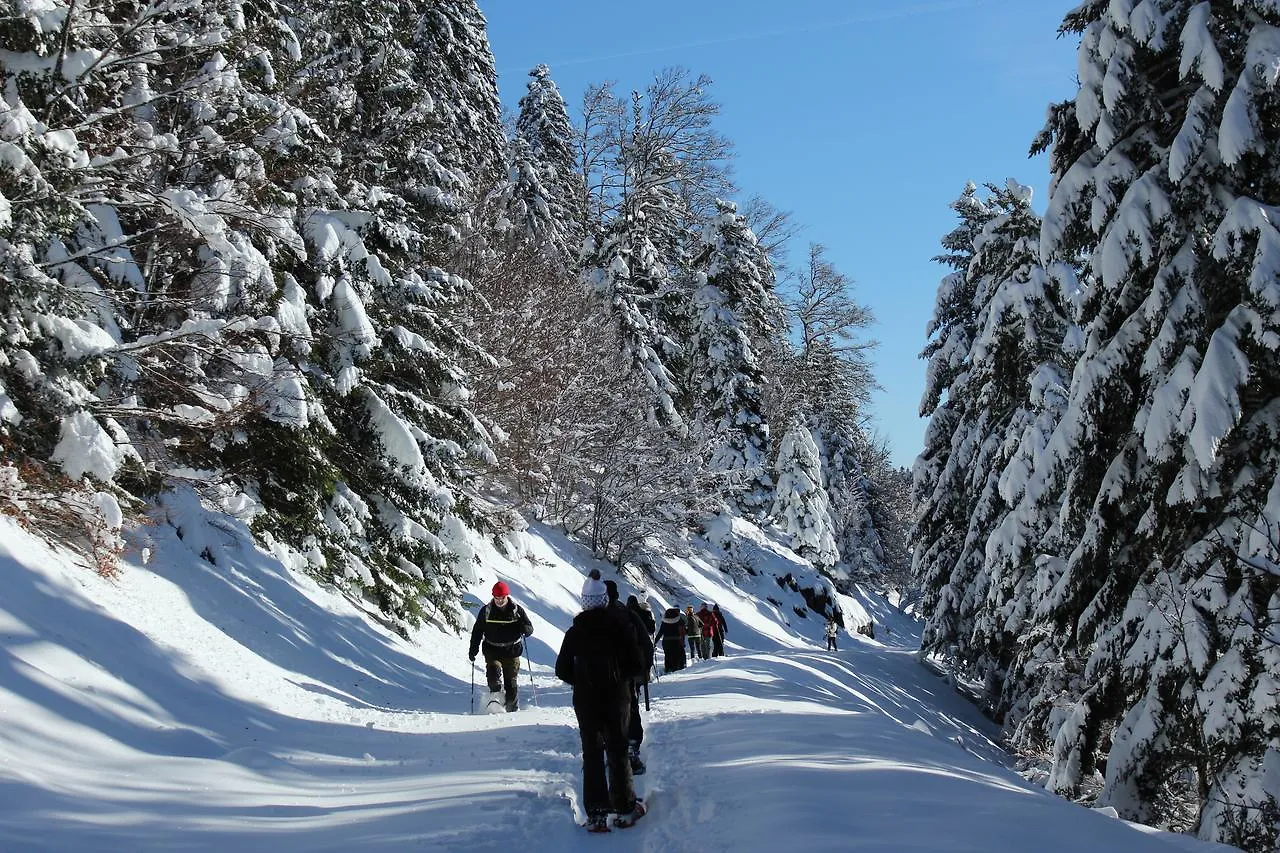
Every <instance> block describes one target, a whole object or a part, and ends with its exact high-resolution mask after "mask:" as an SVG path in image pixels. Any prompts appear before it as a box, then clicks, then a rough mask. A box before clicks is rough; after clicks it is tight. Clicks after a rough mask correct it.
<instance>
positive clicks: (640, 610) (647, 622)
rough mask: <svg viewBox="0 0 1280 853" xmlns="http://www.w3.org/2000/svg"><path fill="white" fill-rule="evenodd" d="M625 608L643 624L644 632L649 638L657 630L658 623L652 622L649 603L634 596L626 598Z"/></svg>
mask: <svg viewBox="0 0 1280 853" xmlns="http://www.w3.org/2000/svg"><path fill="white" fill-rule="evenodd" d="M627 607H629V608H631V610H632V612H633V613H635V614H636V615H637V616H639V617H640V619H641V621H643V622H644V627H645V630H646V631H648V632H649V636H650V637H652V636H653V632H654V631H656V630H658V623H657V622H656V621H654V618H653V611H652V610H650V609H649V602H647V601H641V600H640V599H638V598H636V597H635V596H634V595H628V596H627Z"/></svg>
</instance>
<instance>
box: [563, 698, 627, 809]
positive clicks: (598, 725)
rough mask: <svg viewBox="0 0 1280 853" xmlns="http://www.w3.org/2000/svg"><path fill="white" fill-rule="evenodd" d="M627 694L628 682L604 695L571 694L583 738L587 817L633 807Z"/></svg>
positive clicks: (584, 798)
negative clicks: (628, 751) (628, 752)
mask: <svg viewBox="0 0 1280 853" xmlns="http://www.w3.org/2000/svg"><path fill="white" fill-rule="evenodd" d="M630 694H631V685H630V683H628V682H623V683H622V684H620V685H618V686H617V687H616V688H614V689H612V690H610V691H607V692H605V693H597V692H595V691H591V692H587V691H581V692H580V691H577V690H575V691H574V693H573V712H574V714H576V715H577V717H578V732H579V734H581V735H582V800H583V803H582V804H583V806H584V807H585V808H586V810H587V814H588V815H592V814H602V813H604V812H616V813H617V814H627V813H628V812H630V811H631V810H632V809H634V808H635V805H636V789H635V787H634V786H633V784H632V780H631V762H630V760H628V758H627V730H628V728H629V726H630V722H631V721H630V719H629V718H630V717H631V701H632V700H631V695H630ZM606 768H607V771H606Z"/></svg>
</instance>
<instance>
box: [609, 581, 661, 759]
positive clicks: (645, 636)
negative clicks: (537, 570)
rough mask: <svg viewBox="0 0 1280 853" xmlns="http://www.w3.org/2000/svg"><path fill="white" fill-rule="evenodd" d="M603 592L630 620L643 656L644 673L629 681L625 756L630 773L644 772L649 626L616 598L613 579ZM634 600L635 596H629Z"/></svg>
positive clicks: (650, 663)
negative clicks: (643, 706)
mask: <svg viewBox="0 0 1280 853" xmlns="http://www.w3.org/2000/svg"><path fill="white" fill-rule="evenodd" d="M604 588H605V593H606V594H607V595H608V596H609V606H610V607H613V608H617V609H618V610H621V611H622V612H623V613H626V614H627V618H628V619H630V620H631V627H632V628H634V629H635V632H636V639H637V641H638V642H639V644H640V654H641V657H643V658H644V674H643V675H642V676H641V677H640V678H637V679H636V680H635V681H633V682H631V721H630V723H629V725H628V726H627V745H628V747H629V749H628V751H627V758H628V760H629V761H630V762H631V775H633V776H640V775H643V774H644V771H645V766H644V761H642V760H641V758H640V744H642V743H643V742H644V723H643V721H641V719H640V691H641V689H643V686H644V685H645V684H648V683H649V672H650V670H652V669H653V639H652V634H650V632H649V627H648V626H647V625H646V624H645V622H644V619H642V618H641V617H640V614H639V613H636V611H635V610H632V609H631V608H630V607H628V606H626V605H625V604H623V603H622V602H621V601H619V600H618V584H617V583H615V582H614V581H605V582H604ZM631 600H632V601H634V600H635V596H634V595H633V596H631Z"/></svg>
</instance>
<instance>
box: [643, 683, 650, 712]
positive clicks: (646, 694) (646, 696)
mask: <svg viewBox="0 0 1280 853" xmlns="http://www.w3.org/2000/svg"><path fill="white" fill-rule="evenodd" d="M644 709H645V710H646V711H647V710H649V682H647V681H646V682H645V683H644Z"/></svg>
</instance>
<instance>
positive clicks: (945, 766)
mask: <svg viewBox="0 0 1280 853" xmlns="http://www.w3.org/2000/svg"><path fill="white" fill-rule="evenodd" d="M175 521H176V522H177V523H178V526H185V527H186V530H185V533H186V537H187V541H188V542H192V541H194V542H199V543H201V544H200V547H201V548H204V547H207V546H208V545H209V543H210V542H214V543H216V545H215V547H214V548H212V549H211V552H212V553H215V554H216V559H217V561H218V564H217V565H213V564H211V563H209V562H207V561H205V560H202V559H200V558H199V557H198V556H196V555H195V553H193V552H192V550H191V549H190V548H189V547H187V545H184V543H183V540H180V539H179V538H178V537H177V536H176V533H175V528H174V527H173V526H171V525H169V524H167V523H164V522H159V523H157V524H154V525H152V526H150V527H148V528H145V529H144V530H143V531H142V532H141V533H139V534H138V535H137V537H136V539H135V545H136V546H137V548H138V549H139V550H140V549H141V547H143V546H144V545H145V546H146V547H147V548H149V549H150V550H151V551H152V553H153V555H154V556H153V557H152V559H151V561H150V563H149V564H148V565H146V566H143V565H139V564H137V563H136V562H133V563H128V564H126V565H125V566H124V569H123V573H122V575H121V576H120V578H119V579H118V580H115V581H104V580H102V579H100V578H98V577H97V576H96V575H94V574H92V573H91V572H89V571H87V570H85V569H83V568H79V567H76V566H74V565H73V564H72V563H71V561H69V560H68V559H67V558H66V557H65V556H62V555H59V554H56V553H54V552H52V551H50V550H49V549H48V548H46V547H44V546H43V545H41V544H40V543H38V542H36V541H35V540H33V539H31V538H30V537H29V536H27V535H26V534H25V533H23V532H22V531H20V530H19V529H18V528H17V527H16V526H15V525H14V524H13V523H12V522H11V521H10V520H8V519H0V590H3V592H2V593H0V637H3V654H4V662H3V666H2V667H0V850H3V851H5V853H25V851H58V852H59V853H80V851H86V850H92V851H94V853H113V851H232V853H252V851H266V852H267V853H298V851H319V850H334V851H337V850H341V851H352V850H359V851H361V853H376V851H412V850H421V851H467V853H471V851H483V850H492V851H503V853H509V852H510V851H513V850H519V851H521V853H534V851H567V850H586V849H592V850H595V849H598V848H600V847H601V846H606V845H607V846H608V847H609V848H610V849H611V850H652V851H698V853H711V851H721V850H725V851H752V850H767V851H772V853H778V851H819V850H833V851H834V850H857V851H887V852H888V851H940V850H945V851H975V853H976V851H981V853H996V851H1034V853H1061V852H1062V851H1090V853H1094V851H1108V850H1123V851H1126V853H1145V851H1153V853H1154V851H1172V850H1178V849H1195V850H1203V851H1210V850H1215V849H1216V850H1223V849H1226V848H1221V847H1217V848H1215V847H1212V846H1210V845H1202V844H1198V843H1197V842H1194V841H1192V840H1189V839H1185V838H1175V837H1172V836H1169V835H1166V834H1155V833H1150V832H1148V833H1143V832H1140V831H1138V830H1137V829H1135V828H1132V827H1130V826H1129V825H1127V824H1125V823H1123V822H1121V821H1117V820H1115V819H1114V818H1111V817H1107V816H1105V815H1103V814H1100V813H1097V812H1091V811H1088V810H1086V809H1083V808H1080V807H1078V806H1074V805H1072V804H1070V803H1068V802H1065V801H1063V800H1061V799H1058V798H1056V797H1054V796H1051V795H1049V794H1046V793H1044V792H1043V791H1039V790H1036V789H1035V788H1033V787H1031V786H1030V785H1028V784H1027V783H1025V782H1024V781H1023V780H1022V779H1021V778H1019V777H1018V776H1017V775H1016V774H1014V773H1013V772H1012V771H1010V770H1008V769H1006V766H1005V765H1006V762H1005V760H1004V756H1003V755H1002V753H1001V751H1000V750H999V749H998V748H997V747H996V746H995V745H994V744H993V743H992V741H991V737H992V736H993V735H994V730H993V729H992V727H991V726H990V725H989V724H988V723H986V722H984V721H983V720H982V718H981V716H980V715H979V714H978V713H977V712H976V710H975V709H974V708H973V707H972V706H970V705H968V704H966V703H965V702H964V701H963V700H961V699H960V698H958V697H957V696H956V695H955V694H954V693H953V692H952V691H951V690H950V689H949V688H947V687H946V686H945V685H944V684H943V683H942V682H940V681H939V680H937V679H936V678H934V677H933V676H932V675H930V674H929V673H928V672H927V671H926V670H925V669H923V668H922V667H921V666H920V665H919V664H918V663H917V662H916V659H915V657H914V654H913V647H914V645H915V643H916V641H917V635H916V633H915V627H914V625H913V623H912V622H910V620H908V619H906V618H905V617H903V616H902V615H901V614H898V613H897V612H896V611H894V610H893V608H891V607H889V606H888V605H886V604H885V603H884V602H882V601H880V600H878V599H875V598H872V597H867V598H866V599H864V600H861V601H860V602H855V601H854V600H852V599H845V600H844V602H843V604H844V607H845V612H846V615H847V616H849V617H850V621H851V622H852V621H854V620H855V619H860V618H864V617H865V616H866V615H868V614H869V616H870V618H872V619H874V620H875V622H876V624H877V628H878V629H879V633H878V634H877V640H875V641H871V640H867V639H865V638H862V637H855V636H852V635H845V636H842V637H841V641H840V642H841V651H840V652H839V653H838V654H831V653H826V652H824V651H822V650H821V648H822V640H821V639H820V631H821V625H820V623H819V622H818V621H817V620H816V619H814V618H813V617H812V615H810V616H809V617H808V618H801V617H799V616H798V615H797V614H796V613H795V612H794V611H793V610H792V609H791V608H792V606H793V605H794V604H798V603H801V602H800V599H799V597H798V596H796V595H794V594H793V593H790V592H789V591H788V592H784V591H782V590H780V589H779V587H778V585H777V583H776V582H775V581H774V575H775V574H779V575H781V574H785V573H786V572H787V571H795V572H797V573H798V574H800V573H802V572H803V569H802V568H801V567H800V566H799V565H798V564H794V563H789V562H788V560H789V556H788V555H787V554H786V552H785V551H784V550H783V549H781V548H778V547H777V546H776V545H775V544H773V543H772V542H771V541H770V540H768V539H767V538H766V537H763V536H762V535H760V534H759V532H758V531H756V530H755V529H754V528H751V527H749V526H744V527H743V529H742V530H737V528H735V530H736V532H738V533H739V535H740V536H741V537H743V541H744V543H745V545H747V546H750V547H751V548H753V549H754V550H753V553H754V555H755V557H754V560H755V564H756V566H757V568H759V569H761V570H762V571H761V574H760V575H759V576H756V577H752V576H749V575H743V576H742V577H741V578H740V579H739V580H738V582H736V583H735V581H734V580H733V579H731V578H730V577H729V576H728V575H725V574H722V573H720V572H719V571H718V570H716V569H715V568H714V565H713V555H711V554H710V553H705V552H699V551H694V552H692V553H691V554H690V555H688V557H687V558H686V559H672V560H670V561H668V562H667V563H665V564H664V565H663V567H662V569H661V571H663V572H665V578H664V587H663V588H662V589H657V588H654V589H652V590H650V595H651V598H650V600H651V601H652V602H653V604H654V606H655V607H661V606H664V605H666V604H667V603H668V597H670V596H676V597H674V598H672V599H671V600H670V603H671V604H677V603H678V604H681V605H683V604H686V603H696V602H699V601H701V600H710V601H716V602H718V603H719V604H720V606H721V607H722V608H723V609H724V611H725V613H726V614H727V617H728V619H729V623H730V631H729V641H730V642H729V654H728V656H727V657H725V658H721V659H716V660H714V661H711V662H699V663H695V664H694V665H693V666H691V667H690V668H689V669H687V670H685V671H684V672H682V673H679V674H676V675H672V676H667V677H663V678H662V680H661V681H659V682H657V683H655V684H653V685H652V696H653V710H652V711H651V712H650V713H649V714H648V715H647V717H646V725H647V732H648V737H647V740H646V742H645V747H644V754H645V757H646V759H647V761H648V764H649V773H648V774H647V775H645V776H643V777H640V778H639V779H638V780H637V784H638V788H639V791H640V792H641V794H642V795H643V796H646V797H647V799H648V801H649V803H650V806H651V814H650V816H649V817H646V818H645V819H644V820H643V821H641V822H640V824H639V825H638V826H637V827H636V828H635V829H633V830H628V831H626V832H615V833H614V834H613V835H612V836H610V837H609V838H607V839H600V838H597V837H593V836H589V835H588V834H587V833H585V832H583V831H582V830H581V829H579V828H578V826H577V824H578V822H579V821H580V820H582V819H583V814H582V809H581V807H580V804H579V798H580V793H579V791H580V776H581V768H580V759H579V752H578V741H577V730H576V726H575V723H574V719H573V714H572V711H571V709H570V708H569V707H568V702H569V694H568V692H567V690H566V689H565V688H564V686H563V685H561V684H559V683H558V682H557V681H556V680H555V678H554V676H553V675H552V674H551V665H552V663H553V661H554V657H555V652H556V650H557V649H558V648H559V644H560V639H561V636H562V630H563V628H564V627H565V626H567V624H568V622H569V620H570V619H571V618H572V615H573V613H574V612H576V610H577V592H578V590H579V588H580V586H581V578H582V571H583V568H582V567H585V566H587V565H588V564H589V563H590V560H589V558H588V556H587V555H586V554H584V553H583V551H582V550H581V549H580V548H579V547H577V546H576V545H574V544H572V543H570V542H568V541H566V540H564V539H563V538H561V537H558V536H556V535H554V534H552V533H550V532H548V531H545V530H542V529H539V528H534V529H533V530H531V531H530V532H529V534H528V535H527V536H526V537H525V545H524V553H523V555H522V556H521V557H520V558H519V559H518V560H517V561H516V562H511V561H508V560H506V559H505V558H503V557H501V556H499V555H497V554H496V553H494V552H493V551H492V550H491V549H486V547H485V546H484V545H483V544H477V549H478V553H479V554H480V556H481V559H482V563H481V565H479V566H478V567H477V568H476V573H477V575H478V576H479V578H480V580H479V582H478V583H477V584H476V586H475V592H476V593H477V596H476V600H480V596H482V595H483V591H484V590H487V589H488V587H489V586H490V585H492V583H493V581H494V580H495V579H497V578H498V577H502V578H504V579H506V580H507V581H508V582H509V583H511V585H512V588H513V595H514V597H515V598H516V599H517V600H518V601H520V602H521V603H522V604H524V605H525V606H526V607H527V608H528V609H529V610H530V612H531V615H532V617H533V621H534V624H535V627H536V632H535V634H534V637H533V639H532V641H531V643H530V651H531V657H532V663H533V670H534V672H533V678H534V682H535V684H534V686H535V687H536V703H537V707H533V703H534V701H535V698H534V690H533V689H531V686H530V684H529V676H528V673H527V672H524V673H522V687H521V701H522V703H523V704H524V705H525V706H526V707H525V708H524V709H523V710H521V711H520V712H519V713H516V714H511V715H506V714H500V715H483V714H477V715H472V714H471V713H470V707H471V699H470V696H471V672H470V669H469V664H468V662H467V658H466V642H467V641H466V638H465V636H464V637H454V636H452V635H449V634H446V633H442V632H440V631H437V630H433V629H424V630H423V631H422V632H420V634H419V635H418V637H417V638H416V642H415V643H408V642H405V641H403V640H401V639H400V638H398V637H397V636H395V635H394V634H391V633H390V632H388V631H386V630H385V629H383V628H382V627H381V626H380V625H378V624H377V623H376V622H374V621H371V620H370V619H368V618H367V617H366V616H365V615H364V614H363V613H362V612H361V611H360V610H358V609H357V608H356V607H355V606H353V605H352V604H350V603H349V602H347V601H346V600H344V599H342V598H340V597H338V596H336V595H334V594H332V593H331V592H329V591H327V590H324V589H321V588H319V587H318V586H316V585H315V584H314V583H312V582H310V581H308V580H306V579H305V578H301V577H299V576H297V575H294V574H291V573H289V572H287V571H286V570H284V569H283V568H282V567H281V566H280V565H279V564H278V563H276V562H274V561H273V560H272V559H271V558H269V557H268V556H266V555H264V554H263V553H262V552H260V551H258V550H255V549H253V548H251V547H248V546H247V545H246V541H247V540H246V533H245V531H244V530H243V528H241V527H237V526H234V525H229V524H225V523H224V524H222V525H221V529H214V528H209V529H207V530H204V531H203V532H202V534H201V535H196V531H194V530H193V529H192V526H193V525H200V524H203V522H201V521H200V520H199V519H195V518H189V519H176V520H175ZM605 570H606V572H610V571H611V569H609V568H608V567H606V568H605ZM606 576H608V575H606ZM621 586H622V588H623V591H624V595H625V594H628V593H630V592H632V591H634V590H633V588H632V587H631V586H630V584H628V583H626V582H625V580H624V581H623V582H622V583H621ZM766 596H771V597H773V598H774V599H775V600H777V601H781V602H783V606H782V607H778V606H776V605H775V604H772V603H770V602H769V601H767V599H766ZM787 620H789V621H790V625H786V624H784V622H785V621H787ZM885 626H887V627H888V628H889V632H886V631H885V630H884V628H885ZM480 678H481V680H482V681H483V675H482V674H481V675H480ZM482 690H483V687H482V686H478V687H477V691H476V694H475V695H476V702H477V706H479V705H482V704H483V698H482V693H481V691H482Z"/></svg>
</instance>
